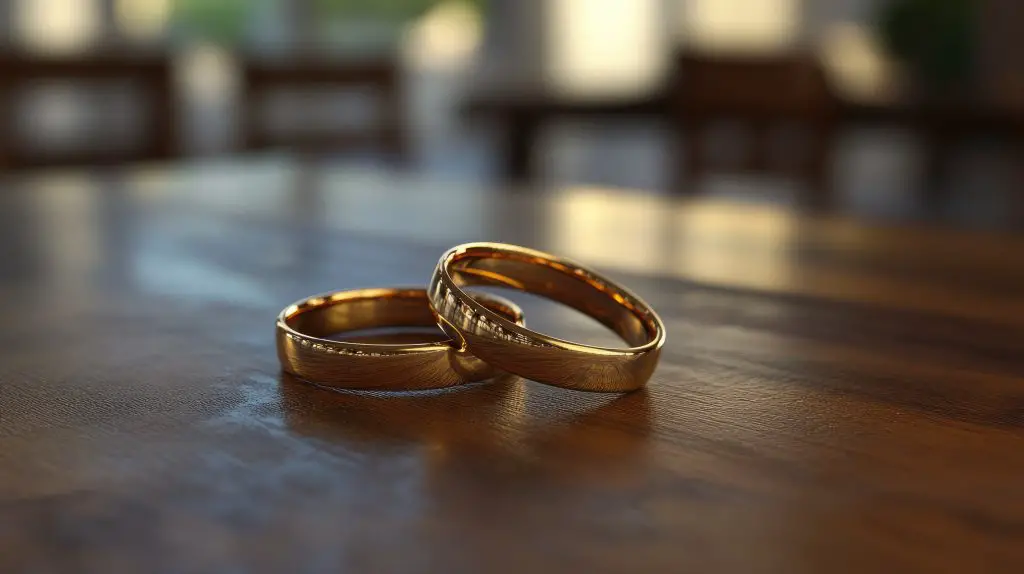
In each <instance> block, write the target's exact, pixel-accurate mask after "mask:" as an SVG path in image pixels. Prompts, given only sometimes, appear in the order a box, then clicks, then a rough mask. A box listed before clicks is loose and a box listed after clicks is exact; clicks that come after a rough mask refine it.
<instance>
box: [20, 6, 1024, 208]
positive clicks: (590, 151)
mask: <svg viewBox="0 0 1024 574" xmlns="http://www.w3.org/2000/svg"><path fill="white" fill-rule="evenodd" d="M0 30H2V32H0V33H2V40H0V41H2V45H3V56H2V58H0V86H2V91H0V121H2V122H3V130H2V142H0V169H2V170H3V171H4V173H5V177H9V176H11V174H22V173H25V172H26V170H39V169H43V170H52V169H56V168H64V167H69V166H71V167H76V168H81V167H85V168H99V167H100V166H109V165H137V164H139V163H147V164H148V163H152V162H156V163H157V164H159V165H167V164H171V165H174V164H177V163H181V164H182V165H185V164H186V163H188V162H192V163H194V162H196V161H206V160H207V159H208V158H220V159H224V158H234V157H245V158H252V157H266V156H267V155H270V156H275V157H276V154H286V155H287V156H288V157H301V158H304V159H305V158H314V159H315V160H316V161H318V162H328V163H330V164H332V165H339V166H349V165H358V166H361V167H360V169H363V168H366V169H371V168H372V169H379V170H388V171H400V172H401V173H405V174H416V175H417V176H420V175H422V176H424V177H431V178H435V179H437V178H440V179H442V180H446V181H459V182H472V183H474V184H479V186H480V189H482V190H483V189H492V188H494V189H496V188H500V189H503V190H509V189H515V190H521V191H523V192H528V191H529V190H534V191H537V190H541V189H544V188H548V187H551V186H561V185H567V184H569V185H571V184H583V185H597V186H608V187H616V188H626V189H630V190H635V193H638V194H662V195H667V194H687V195H696V194H700V195H710V196H722V197H729V198H735V199H738V200H739V201H749V202H767V203H772V204H778V205H784V206H793V207H794V208H799V209H805V208H812V209H827V210H832V211H836V212H840V213H843V214H844V215H851V216H855V217H862V218H869V219H871V218H874V219H896V220H914V221H919V220H920V221H928V222H934V221H938V222H942V223H943V224H953V225H964V226H982V227H993V228H1019V226H1020V221H1021V219H1022V218H1021V216H1020V214H1021V213H1022V212H1024V209H1022V206H1024V151H1022V148H1024V33H1022V32H1024V10H1021V9H1020V3H1019V1H1017V0H973V1H972V0H815V1H811V0H0Z"/></svg>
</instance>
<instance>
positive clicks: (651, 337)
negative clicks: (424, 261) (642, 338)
mask: <svg viewBox="0 0 1024 574" xmlns="http://www.w3.org/2000/svg"><path fill="white" fill-rule="evenodd" d="M478 250H479V251H484V252H487V253H489V255H484V256H481V257H480V258H481V259H487V258H501V257H496V255H497V254H502V255H505V256H506V258H511V259H517V260H522V261H526V262H528V263H531V264H534V265H543V266H545V267H549V268H552V269H554V270H556V271H559V272H561V273H563V274H565V275H567V276H571V277H574V278H576V279H578V280H580V281H581V282H583V283H586V284H587V287H588V288H593V289H596V290H597V291H599V292H601V293H603V294H606V295H608V296H609V297H610V298H612V299H613V300H614V302H615V303H617V304H618V305H620V306H622V307H625V308H626V310H627V311H629V312H630V313H631V314H632V315H633V316H634V317H635V318H636V319H637V320H638V321H640V322H641V324H642V325H644V327H645V329H647V339H648V340H647V341H646V342H644V343H643V344H641V345H629V344H628V343H629V341H625V342H626V343H627V346H626V347H608V346H602V345H589V344H586V343H579V342H575V341H570V340H566V339H562V338H560V337H556V336H553V335H548V334H545V333H541V332H539V331H535V330H533V329H530V328H527V327H525V326H520V325H516V324H513V323H512V322H510V321H508V320H506V319H505V318H503V317H501V316H500V315H498V314H496V313H494V312H493V311H491V310H490V309H487V308H486V307H485V306H483V305H480V304H479V303H478V302H477V301H475V300H474V299H473V297H472V296H470V295H469V294H468V293H467V292H466V291H465V290H464V289H463V288H462V286H461V285H460V284H459V281H457V280H456V277H455V275H454V274H453V272H452V270H451V266H452V264H453V263H454V262H456V261H457V260H458V257H459V255H465V254H466V253H468V252H470V251H478ZM464 272H465V271H464ZM478 273H480V274H483V273H482V272H478ZM486 276H487V279H488V280H490V281H492V282H493V283H495V284H504V285H506V286H508V287H511V288H513V289H518V290H520V291H524V292H527V293H533V291H531V290H530V289H527V288H525V287H524V286H523V285H522V284H519V285H517V283H518V281H516V280H515V278H514V277H508V276H504V275H500V274H498V273H491V272H487V275H486ZM442 291H447V292H449V293H453V296H452V297H453V299H457V300H458V301H459V303H461V304H463V305H468V306H469V307H471V308H472V310H473V312H474V314H476V315H480V316H483V317H487V318H488V320H489V321H491V322H494V323H496V324H497V325H498V326H500V327H501V329H502V330H504V331H508V332H511V333H513V334H517V335H519V337H515V338H514V340H506V341H504V342H508V343H513V342H518V343H521V344H524V345H530V346H537V343H538V342H539V343H540V344H541V345H542V346H545V347H551V348H555V349H561V350H565V351H571V352H574V353H579V354H585V355H588V356H591V357H607V358H609V359H622V360H624V361H626V360H631V359H635V358H640V357H645V356H649V357H652V358H651V359H650V360H651V361H653V364H656V363H657V359H658V355H659V354H660V351H661V349H662V348H663V347H664V344H665V340H666V329H665V324H664V322H663V321H662V319H661V317H659V316H658V314H657V312H655V311H654V308H653V307H651V306H650V305H649V304H648V303H647V302H645V301H644V300H643V299H641V298H640V297H639V296H637V295H636V294H635V293H633V292H632V291H630V290H629V289H628V288H626V287H624V286H622V285H620V284H619V283H618V282H616V281H613V280H611V279H608V278H607V277H605V276H603V275H601V274H600V273H597V272H596V271H593V270H592V269H590V268H589V267H587V266H586V265H583V264H580V263H578V262H576V261H573V260H571V259H568V258H565V257H559V256H557V255H553V254H550V253H546V252H543V251H538V250H536V249H530V248H526V247H520V246H517V245H511V244H503V243H492V242H473V243H465V244H461V245H457V246H455V247H453V248H451V249H449V250H448V251H446V252H445V253H444V254H443V255H442V256H441V257H440V259H439V260H438V263H437V266H436V267H435V269H434V275H433V277H432V279H431V285H430V289H429V293H430V304H431V307H432V308H433V309H434V312H435V313H436V314H437V315H438V316H439V317H443V318H444V319H445V323H448V324H449V325H450V326H451V328H453V329H454V330H456V331H458V332H459V335H461V336H463V337H465V333H464V332H463V329H460V327H458V326H456V325H453V324H451V319H450V318H449V317H446V316H445V313H444V312H442V310H441V309H440V307H441V305H440V301H439V299H440V298H441V297H447V294H442ZM533 294H535V295H538V296H540V297H543V298H545V299H548V300H553V299H551V298H550V297H548V296H546V295H544V294H536V293H533ZM556 302H557V301H556ZM581 312H583V313H584V314H585V315H587V316H589V317H591V318H595V317H593V315H591V314H590V313H587V312H585V311H582V310H581ZM649 325H650V326H653V329H651V328H649V327H648V326H649ZM442 326H443V325H442ZM606 326H607V325H606ZM446 330H447V329H446ZM499 333H500V331H499ZM619 336H620V337H622V335H621V334H620V335H619ZM623 339H624V337H623ZM624 340H625V339H624ZM498 342H502V341H501V340H500V339H499V340H498ZM470 347H472V345H470ZM471 350H472V349H471ZM485 360H488V361H489V362H491V363H493V364H495V365H496V366H499V367H500V368H502V369H504V370H507V371H508V372H511V373H514V374H517V375H520V376H524V377H527V378H531V379H533V380H537V381H538V382H542V383H546V384H552V385H555V386H559V387H566V388H573V389H577V390H594V391H602V390H612V391H621V390H635V389H637V388H640V387H642V386H643V385H644V384H646V382H647V380H648V379H649V377H650V374H651V373H652V372H653V365H652V366H651V368H650V373H648V374H647V375H646V376H645V377H644V378H643V380H640V381H635V384H624V385H623V384H609V385H603V384H597V385H588V384H577V383H572V384H566V383H564V382H563V383H556V382H552V381H550V380H543V379H540V378H536V377H534V376H532V375H529V374H526V373H525V372H523V370H519V372H517V369H514V368H510V367H508V366H507V364H505V361H502V360H501V359H500V358H496V359H492V358H491V357H487V358H485ZM592 387H593V388H592Z"/></svg>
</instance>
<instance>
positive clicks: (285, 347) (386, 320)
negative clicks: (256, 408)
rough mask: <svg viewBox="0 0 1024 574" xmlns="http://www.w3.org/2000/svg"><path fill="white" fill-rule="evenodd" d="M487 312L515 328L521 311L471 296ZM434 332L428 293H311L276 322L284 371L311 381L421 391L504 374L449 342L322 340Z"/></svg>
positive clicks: (520, 320)
mask: <svg viewBox="0 0 1024 574" xmlns="http://www.w3.org/2000/svg"><path fill="white" fill-rule="evenodd" d="M474 297H476V299H474V302H478V303H477V304H478V305H480V306H481V307H482V308H485V309H487V310H488V312H491V313H495V316H500V317H502V318H503V320H505V321H508V322H509V323H510V324H518V325H521V324H522V323H523V313H522V310H521V309H520V308H519V307H518V306H517V305H516V304H515V303H512V302H511V301H507V300H505V299H502V298H500V297H495V296H489V295H484V294H474ZM419 326H430V327H436V326H437V322H436V321H435V319H434V314H433V312H432V311H431V309H430V305H429V303H428V301H427V294H426V291H425V290H423V289H358V290H352V291H338V292H334V293H325V294H322V295H314V296H312V297H308V298H306V299H303V300H301V301H298V302H296V303H293V304H291V305H289V306H288V307H285V309H284V310H283V311H281V314H280V315H278V318H277V327H276V338H277V356H278V359H279V360H280V361H281V368H282V369H284V370H285V371H287V372H289V373H291V374H293V375H295V376H297V377H299V378H301V379H305V380H307V381H309V382H312V383H316V384H319V385H323V386H330V387H340V388H347V389H379V390H385V389H386V390H421V389H437V388H443V387H451V386H454V385H458V384H462V383H468V382H475V381H482V380H484V379H489V378H492V377H494V376H496V375H499V374H501V371H499V370H497V369H495V368H494V367H492V366H491V365H488V364H487V363H484V362H483V361H481V360H480V359H478V358H476V357H475V356H473V355H471V354H470V353H469V352H468V351H467V350H466V349H465V348H464V346H462V345H461V344H460V345H455V344H453V342H452V341H450V340H449V341H441V342H429V343H412V344H382V343H355V342H343V341H336V340H333V339H327V338H325V337H327V336H330V335H333V334H336V333H340V332H343V331H355V330H360V329H372V328H380V327H419Z"/></svg>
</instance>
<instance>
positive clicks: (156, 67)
mask: <svg viewBox="0 0 1024 574" xmlns="http://www.w3.org/2000/svg"><path fill="white" fill-rule="evenodd" d="M51 81H58V82H64V81H67V82H68V83H72V84H74V83H100V82H121V81H125V82H128V83H130V84H132V87H134V88H137V89H139V90H141V92H142V94H143V96H144V97H145V98H146V100H148V104H147V105H145V106H143V109H144V112H143V116H144V117H143V122H144V125H143V126H142V128H141V130H140V132H141V135H142V137H141V138H140V140H141V141H140V142H139V143H138V144H137V145H132V146H129V147H126V148H125V149H117V148H108V147H103V146H99V147H89V146H85V147H83V148H82V149H74V150H70V151H67V150H62V151H54V152H49V151H39V150H33V149H26V147H24V146H22V145H19V144H20V143H21V142H20V141H18V137H17V136H18V133H17V130H16V129H15V121H16V114H18V113H19V110H18V103H19V102H18V101H17V97H18V95H19V94H20V93H23V91H24V90H25V89H27V88H31V87H32V86H35V85H38V84H40V83H44V82H51ZM173 87H174V86H173V70H172V66H171V61H170V59H169V57H167V56H164V55H127V54H117V53H103V54H83V55H74V56H67V57H64V56H61V57H48V56H37V55H27V54H20V53H16V52H7V53H0V168H22V167H46V166H64V165H102V164H119V163H127V162H134V161H148V160H162V159H167V158H169V157H171V156H173V155H174V154H175V153H176V152H177V139H176V127H177V123H178V122H177V119H176V114H175V103H174V89H173ZM99 137H102V135H100V136H99Z"/></svg>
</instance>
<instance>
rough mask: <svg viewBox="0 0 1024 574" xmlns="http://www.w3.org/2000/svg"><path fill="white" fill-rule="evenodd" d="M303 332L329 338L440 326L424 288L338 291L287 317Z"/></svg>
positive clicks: (306, 304)
mask: <svg viewBox="0 0 1024 574" xmlns="http://www.w3.org/2000/svg"><path fill="white" fill-rule="evenodd" d="M285 323H286V324H287V325H288V326H289V327H291V328H292V329H295V330H296V331H298V332H299V333H302V334H303V335H309V336H311V337H328V336H331V335H336V334H338V333H343V332H346V331H359V330H363V329H374V328H380V327H436V326H437V323H436V322H435V321H434V316H433V314H432V313H431V311H430V306H429V305H428V304H427V296H426V293H424V292H422V291H394V292H385V293H382V292H374V293H372V294H360V293H359V292H354V293H352V294H347V293H337V294H334V295H329V296H326V297H323V298H312V299H309V300H307V301H305V302H304V303H303V304H300V305H298V306H297V308H296V309H295V310H294V311H293V312H292V313H291V314H290V315H288V316H287V317H286V318H285Z"/></svg>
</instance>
